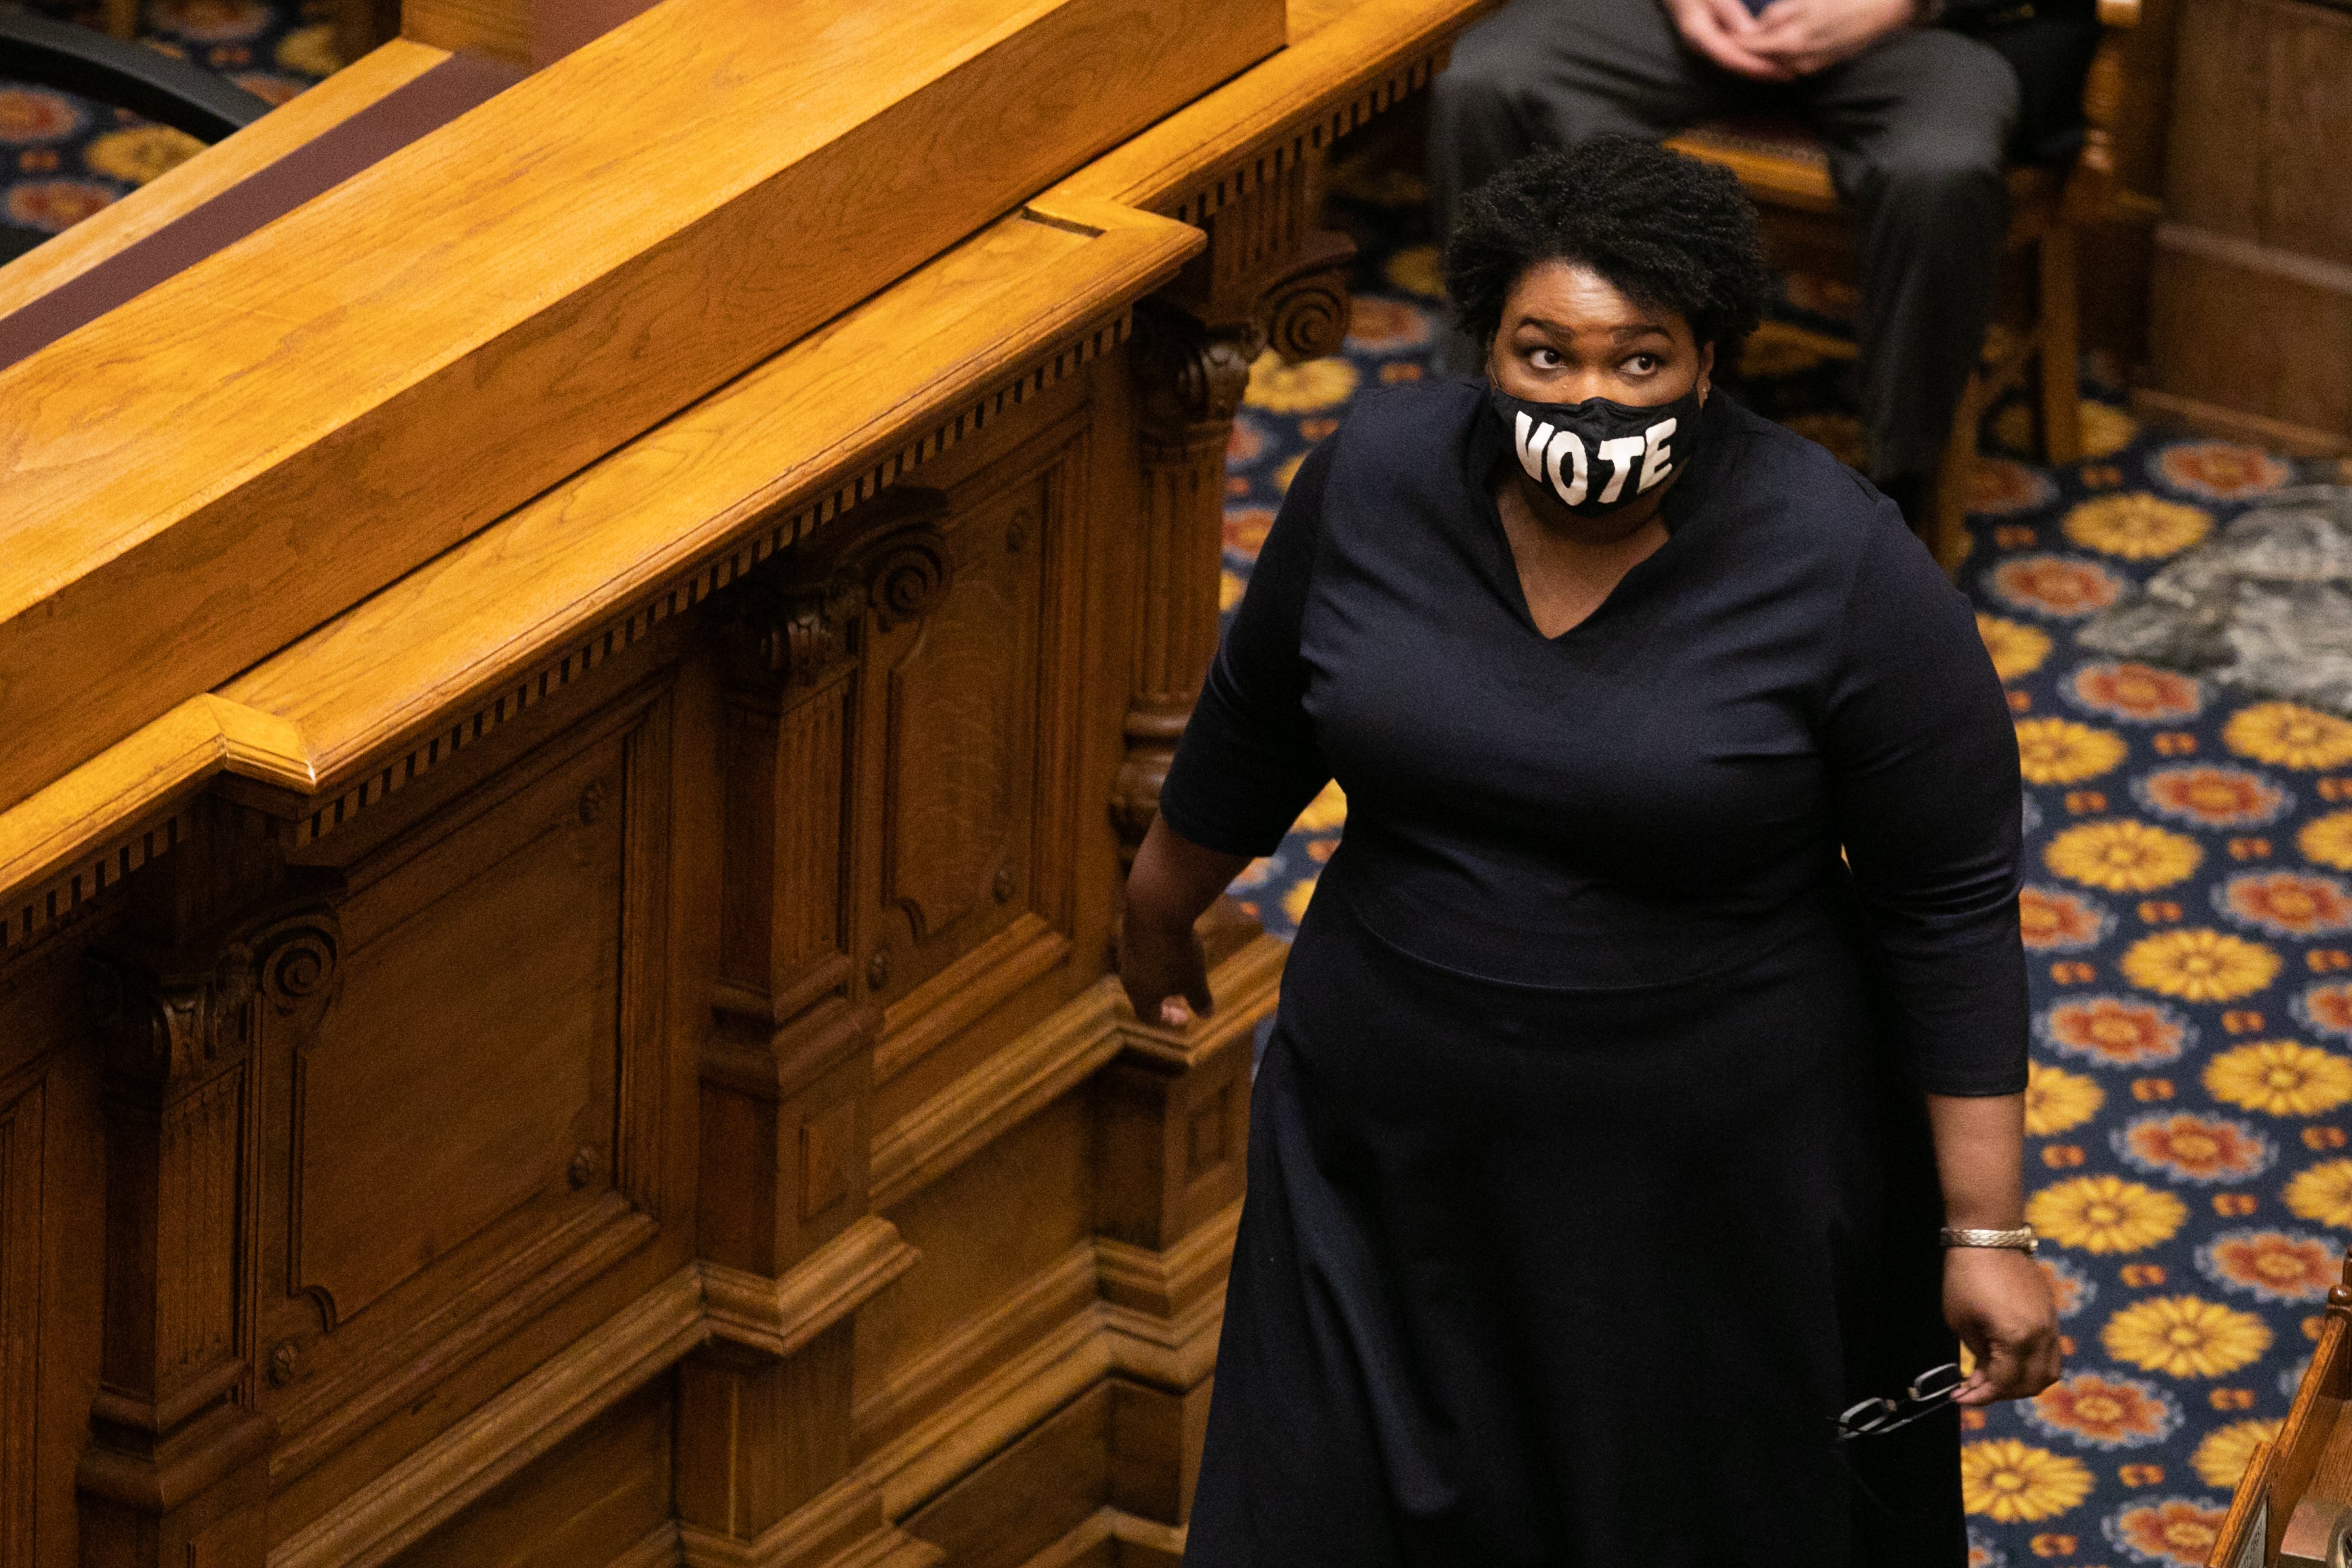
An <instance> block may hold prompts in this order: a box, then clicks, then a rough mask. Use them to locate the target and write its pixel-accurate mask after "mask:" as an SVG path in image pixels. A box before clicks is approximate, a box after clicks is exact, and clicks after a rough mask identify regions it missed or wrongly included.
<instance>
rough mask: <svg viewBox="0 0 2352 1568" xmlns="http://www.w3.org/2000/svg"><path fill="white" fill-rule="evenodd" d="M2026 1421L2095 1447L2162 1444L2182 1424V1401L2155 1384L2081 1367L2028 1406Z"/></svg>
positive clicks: (2051, 1433)
mask: <svg viewBox="0 0 2352 1568" xmlns="http://www.w3.org/2000/svg"><path fill="white" fill-rule="evenodd" d="M2024 1414H2025V1418H2026V1420H2028V1421H2030V1422H2032V1424H2033V1425H2034V1426H2037V1427H2039V1428H2041V1429H2042V1431H2043V1432H2044V1433H2046V1434H2047V1435H2049V1436H2053V1437H2061V1436H2063V1437H2071V1438H2073V1439H2074V1441H2075V1442H2078V1443H2087V1444H2089V1445H2090V1446H2091V1447H2095V1448H2140V1447H2147V1445H2148V1444H2150V1443H2161V1442H2163V1441H2164V1440H2165V1439H2166V1438H2167V1437H2169V1436H2172V1434H2173V1433H2174V1431H2176V1430H2177V1429H2178V1428H2179V1426H2180V1406H2179V1404H2178V1403H2176V1402H2175V1401H2174V1399H2173V1397H2172V1395H2171V1394H2168V1393H2166V1392H2165V1391H2164V1390H2163V1389H2161V1388H2158V1386H2157V1385H2156V1384H2152V1383H2144V1382H2142V1381H2141V1380H2140V1379H2138V1378H2136V1377H2103V1376H2101V1375H2100V1374H2099V1373H2095V1372H2078V1373H2075V1374H2074V1376H2072V1377H2065V1378H2061V1379H2059V1380H2058V1381H2057V1382H2056V1383H2053V1384H2051V1385H2050V1386H2049V1387H2048V1388H2045V1389H2043V1390H2042V1392H2041V1393H2040V1394H2036V1395H2035V1396H2034V1397H2033V1398H2032V1400H2031V1401H2030V1402H2029V1403H2028V1404H2027V1405H2025V1407H2024Z"/></svg>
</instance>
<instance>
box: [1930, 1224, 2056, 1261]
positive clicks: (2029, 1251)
mask: <svg viewBox="0 0 2352 1568" xmlns="http://www.w3.org/2000/svg"><path fill="white" fill-rule="evenodd" d="M1943 1237H1944V1245H1945V1246H1946V1247H2006V1248H2008V1249H2009V1250H2011V1251H2012V1252H2022V1253H2023V1254H2025V1255H2026V1256H2027V1257H2028V1258H2031V1257H2032V1256H2033V1255H2034V1253H2035V1252H2037V1251H2039V1250H2040V1249H2041V1247H2042V1238H2041V1237H2038V1236H2036V1235H2034V1234H2033V1227H2032V1226H2030V1225H2021V1226H2018V1227H2017V1228H2016V1229H2015V1230H1965V1229H1958V1228H1956V1227H1954V1226H1945V1227H1944V1229H1943Z"/></svg>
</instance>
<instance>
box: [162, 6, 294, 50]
mask: <svg viewBox="0 0 2352 1568" xmlns="http://www.w3.org/2000/svg"><path fill="white" fill-rule="evenodd" d="M150 9H151V11H152V14H153V16H154V19H155V25H156V26H158V27H161V28H162V29H163V31H165V32H167V33H177V34H178V35H179V36H180V37H184V38H193V39H194V40H195V41H196V42H197V43H200V44H226V43H230V42H234V41H235V40H236V39H239V38H250V37H254V36H255V35H256V34H258V33H262V32H265V31H267V30H268V26H269V24H270V22H271V21H272V19H273V18H272V16H271V15H270V11H269V8H268V6H266V5H261V4H260V3H259V0H153V5H152V6H151V7H150Z"/></svg>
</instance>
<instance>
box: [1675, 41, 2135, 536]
mask: <svg viewBox="0 0 2352 1568" xmlns="http://www.w3.org/2000/svg"><path fill="white" fill-rule="evenodd" d="M2139 14H2140V0H2099V22H2100V25H2101V26H2103V27H2104V28H2105V29H2106V32H2105V37H2103V38H2102V39H2101V40H2100V43H2099V48H2098V52H2097V54H2096V56H2095V58H2093V60H2092V62H2091V68H2090V70H2089V72H2088V74H2087V76H2086V77H2085V79H2084V88H2083V110H2084V118H2085V119H2086V120H2087V121H2089V132H2088V134H2087V135H2086V136H2085V138H2084V143H2083V150H2082V152H2081V153H2080V154H2079V155H2078V156H2077V157H2076V158H2075V160H2074V163H2073V164H2072V165H2071V166H2069V167H2066V168H2046V167H2038V166H2037V167H2021V168H2015V169H2012V170H2011V171H2010V175H2009V189H2010V206H2011V218H2010V225H2009V237H2008V241H2007V244H2006V247H2005V249H2006V252H2007V253H2008V254H2010V255H2014V254H2015V253H2017V252H2018V251H2021V250H2025V249H2028V248H2031V249H2032V251H2033V252H2034V256H2035V263H2036V264H2035V268H2034V273H2035V293H2036V297H2037V298H2036V311H2035V320H2034V321H2033V324H2032V327H2031V328H2030V329H2029V330H2027V331H2023V332H2011V331H2003V330H2001V329H2000V328H1995V329H1994V330H1993V331H1990V332H1989V333H1987V335H1986V343H1985V353H1984V357H1983V360H1982V363H1980V364H1979V367H1978V369H1977V371H1976V373H1975V374H1972V375H1971V376H1970V377H1969V385H1968V389H1967V391H1966V392H1965V393H1963V394H1962V395H1961V398H1960V405H1959V408H1958V412H1957V413H1956V414H1955V415H1954V416H1953V420H1952V437H1951V444H1950V447H1948V451H1947V454H1946V457H1945V460H1944V468H1943V474H1942V477H1941V479H1940V482H1939V483H1938V485H1937V494H1936V506H1935V514H1934V517H1933V519H1932V520H1931V521H1930V523H1929V526H1928V531H1927V542H1928V545H1929V547H1930V548H1931V549H1933V550H1934V551H1935V552H1936V559H1937V561H1939V562H1941V563H1943V565H1944V569H1945V570H1946V571H1948V572H1954V571H1958V568H1959V564H1960V562H1961V560H1962V559H1963V558H1964V557H1965V556H1966V555H1967V554H1968V550H1969V536H1968V526H1967V524H1968V498H1969V480H1970V477H1971V471H1972V470H1973V468H1975V465H1976V462H1977V427H1978V424H1979V421H1980V420H1981V419H1982V418H1983V416H1984V415H1985V413H1986V412H1987V411H1988V410H1989V409H1990V408H1991V406H1992V405H1993V404H1994V403H1995V402H1996V401H1998V400H1999V398H2000V396H2001V395H2002V394H2003V393H2005V392H2007V391H2008V390H2009V389H2010V388H2011V386H2014V385H2016V384H2018V383H2019V382H2020V381H2021V380H2022V379H2023V377H2024V375H2025V374H2026V370H2027V367H2028V366H2029V364H2032V363H2033V362H2035V361H2036V360H2037V359H2038V360H2039V362H2040V370H2041V377H2040V388H2039V392H2040V395H2039V398H2038V400H2037V401H2038V403H2039V411H2040V414H2041V426H2042V456H2043V457H2044V458H2047V459H2048V460H2049V461H2050V462H2052V463H2053V464H2063V463H2072V462H2076V461H2079V460H2080V459H2081V458H2082V455H2083V416H2082V388H2081V385H2080V384H2079V381H2078V379H2077V374H2076V364H2075V361H2076V358H2077V355H2078V353H2079V351H2080V347H2081V310H2080V304H2079V300H2078V296H2077V289H2078V277H2077V271H2076V257H2077V254H2078V244H2077V235H2078V233H2079V232H2080V230H2081V229H2083V228H2084V226H2087V225H2089V224H2092V223H2096V222H2100V221H2103V220H2107V219H2112V218H2116V217H2120V216H2145V215H2146V214H2147V213H2148V212H2149V211H2151V210H2152V207H2151V205H2150V204H2148V203H2147V200H2146V198H2144V197H2136V196H2133V195H2130V194H2129V193H2127V192H2125V191H2124V190H2123V189H2122V188H2121V186H2120V184H2119V183H2118V181H2117V179H2116V147H2115V132H2116V125H2117V123H2118V121H2120V120H2121V118H2122V111H2123V107H2124V100H2125V95H2126V73H2125V69H2124V55H2123V50H2122V47H2121V45H2122V40H2121V38H2120V37H2119V36H2118V35H2119V34H2120V33H2121V32H2122V31H2123V30H2124V29H2126V28H2130V27H2134V26H2137V25H2138V23H2139ZM1666 144H1667V145H1668V146H1670V147H1673V148H1675V150H1676V151H1678V152H1683V153H1689V154H1691V155H1692V156H1693V157H1696V158H1704V159H1706V161H1707V162H1709V163H1719V164H1721V165H1723V166H1724V167H1725V168H1727V169H1729V170H1730V171H1731V172H1732V173H1733V174H1738V176H1739V181H1740V184H1743V185H1745V186H1746V187H1747V188H1748V194H1749V195H1752V196H1753V197H1755V198H1756V201H1757V203H1758V204H1759V205H1761V206H1762V207H1763V208H1764V209H1765V212H1766V216H1767V220H1768V227H1769V232H1770V234H1771V235H1772V237H1773V238H1774V240H1775V241H1776V243H1779V244H1782V245H1783V246H1785V245H1786V243H1788V242H1790V241H1793V242H1794V243H1795V244H1797V245H1799V246H1801V247H1807V248H1809V249H1810V248H1818V249H1828V250H1834V251H1841V252H1843V251H1844V250H1847V249H1850V248H1851V238H1850V234H1849V232H1848V231H1849V226H1848V224H1847V223H1846V222H1845V218H1846V216H1848V215H1847V214H1846V210H1845V205H1844V204H1843V202H1841V201H1840V200H1839V199H1838V195H1837V191H1836V189H1835V187H1834V186H1833V185H1832V184H1831V181H1830V161H1829V149H1828V147H1827V146H1826V145H1824V144H1823V143H1822V141H1821V140H1820V139H1819V138H1818V137H1816V136H1815V135H1813V133H1812V132H1811V131H1810V130H1808V129H1807V128H1806V127H1805V126H1804V125H1803V124H1802V123H1801V122H1799V121H1794V120H1772V121H1738V122H1729V121H1724V122H1710V123H1707V124H1703V125H1698V126H1695V127H1693V128H1692V129H1691V130H1689V131H1686V132H1684V133H1683V134H1681V135H1679V136H1676V137H1674V138H1672V139H1671V140H1670V141H1669V142H1667V143H1666Z"/></svg>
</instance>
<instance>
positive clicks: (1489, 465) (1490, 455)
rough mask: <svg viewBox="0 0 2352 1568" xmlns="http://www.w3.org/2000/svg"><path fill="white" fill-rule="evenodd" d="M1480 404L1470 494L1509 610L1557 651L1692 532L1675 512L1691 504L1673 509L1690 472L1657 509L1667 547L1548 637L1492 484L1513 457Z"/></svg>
mask: <svg viewBox="0 0 2352 1568" xmlns="http://www.w3.org/2000/svg"><path fill="white" fill-rule="evenodd" d="M1716 395H1717V396H1720V395H1722V389H1721V388H1719V387H1718V388H1717V389H1716ZM1708 401H1709V402H1710V403H1711V402H1713V401H1714V399H1713V398H1709V399H1708ZM1479 404H1480V408H1479V413H1478V416H1477V417H1478V424H1477V425H1476V426H1474V428H1475V429H1476V430H1478V431H1479V432H1480V434H1478V435H1477V436H1474V437H1472V439H1471V442H1470V452H1469V458H1470V462H1471V468H1472V472H1471V474H1470V476H1469V477H1470V479H1471V485H1470V488H1471V489H1472V491H1473V492H1474V493H1475V495H1476V497H1477V500H1478V505H1479V508H1480V510H1481V511H1482V512H1483V513H1484V515H1485V517H1486V529H1487V537H1488V538H1490V539H1492V540H1493V541H1494V542H1495V544H1496V547H1497V548H1498V549H1499V550H1500V551H1501V552H1502V561H1501V563H1500V564H1501V572H1500V576H1501V578H1502V584H1501V587H1502V590H1503V593H1504V595H1505V597H1506V599H1507V602H1508V604H1509V605H1510V606H1511V607H1512V608H1513V609H1515V610H1517V612H1518V620H1519V625H1520V626H1523V627H1524V628H1526V630H1527V632H1528V635H1529V636H1530V637H1534V638H1535V639H1536V640H1537V641H1538V642H1540V643H1544V644H1547V645H1548V646H1549V647H1560V646H1561V645H1562V644H1564V643H1565V642H1567V640H1568V639H1569V638H1570V637H1574V636H1576V634H1577V633H1579V632H1580V631H1582V630H1584V629H1585V628H1586V627H1587V626H1591V625H1592V624H1593V623H1594V622H1595V621H1598V620H1600V619H1601V617H1602V616H1605V615H1607V614H1609V612H1610V610H1611V609H1612V607H1613V606H1615V605H1619V604H1620V603H1622V602H1623V601H1624V600H1625V598H1626V597H1627V594H1626V587H1627V584H1631V583H1633V581H1634V579H1636V578H1638V577H1641V576H1643V575H1644V574H1647V573H1649V572H1650V569H1651V567H1652V565H1653V563H1655V562H1657V561H1660V560H1663V559H1664V557H1665V556H1666V554H1667V552H1670V551H1672V550H1673V549H1674V548H1675V541H1676V540H1677V539H1679V538H1681V537H1682V535H1683V534H1685V533H1686V532H1688V531H1689V530H1688V529H1687V527H1685V526H1684V524H1685V523H1687V521H1689V520H1688V518H1687V516H1686V515H1685V516H1683V517H1677V516H1676V515H1675V514H1676V513H1677V512H1685V513H1686V512H1687V509H1688V506H1689V504H1690V503H1689V502H1688V500H1684V501H1683V505H1681V506H1677V505H1676V504H1675V502H1676V501H1677V500H1682V499H1683V498H1682V492H1683V491H1684V490H1685V489H1688V485H1687V483H1686V482H1685V481H1686V480H1687V479H1688V478H1689V468H1688V467H1687V466H1685V469H1684V472H1683V474H1682V476H1680V477H1679V478H1677V479H1676V480H1675V484H1674V486H1673V487H1672V488H1671V489H1668V490H1667V491H1666V495H1665V500H1664V502H1662V503H1661V504H1660V506H1659V508H1658V525H1659V526H1660V527H1662V528H1664V530H1665V531H1666V537H1665V540H1664V542H1662V543H1661V544H1660V545H1659V546H1658V547H1657V548H1656V549H1655V550H1653V551H1651V552H1649V553H1648V554H1647V555H1644V556H1643V557H1642V559H1640V560H1639V561H1636V562H1634V563H1633V564H1632V565H1631V566H1628V567H1627V568H1625V571H1624V573H1623V574H1622V575H1621V576H1619V578H1618V579H1617V581H1616V582H1614V583H1612V584H1610V587H1609V592H1607V593H1606V594H1603V595H1601V602H1600V603H1599V604H1597V605H1593V606H1592V608H1591V610H1589V611H1587V612H1586V613H1585V616H1584V618H1583V619H1582V620H1580V621H1578V622H1577V623H1576V624H1575V625H1574V626H1567V627H1564V628H1562V629H1561V630H1560V631H1559V632H1556V633H1554V634H1552V635H1550V636H1549V637H1547V636H1546V635H1545V634H1544V629H1543V627H1541V626H1538V625H1537V624H1536V614H1535V610H1534V608H1533V607H1532V606H1531V605H1528V590H1527V584H1525V583H1524V582H1523V581H1521V579H1520V577H1519V557H1518V552H1517V551H1516V550H1514V549H1513V548H1512V546H1511V531H1510V530H1509V529H1508V528H1506V527H1505V526H1504V525H1503V509H1502V505H1501V503H1500V502H1498V501H1496V499H1495V484H1494V479H1495V475H1496V465H1497V464H1500V463H1505V462H1508V461H1509V460H1510V454H1509V453H1508V452H1507V451H1505V450H1504V449H1503V447H1502V437H1501V434H1500V432H1499V431H1497V430H1496V429H1495V427H1494V422H1493V421H1492V420H1490V419H1488V418H1486V408H1485V404H1486V399H1485V398H1484V397H1483V396H1482V397H1481V398H1480V399H1479ZM1701 416H1702V418H1704V416H1705V410H1704V408H1702V410H1701ZM1482 458H1483V459H1484V461H1483V462H1482V461H1481V459H1482ZM1504 482H1506V483H1508V482H1509V478H1508V475H1507V473H1506V474H1505V476H1504Z"/></svg>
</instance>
